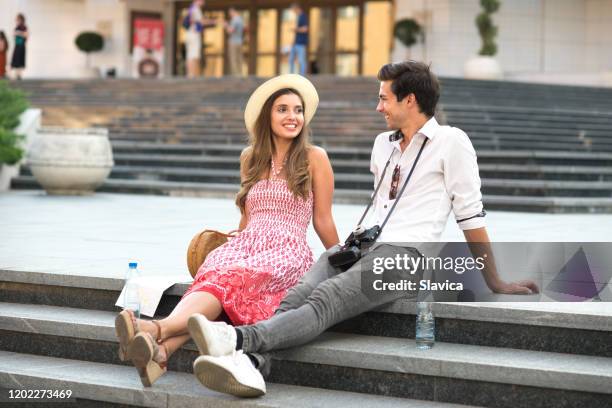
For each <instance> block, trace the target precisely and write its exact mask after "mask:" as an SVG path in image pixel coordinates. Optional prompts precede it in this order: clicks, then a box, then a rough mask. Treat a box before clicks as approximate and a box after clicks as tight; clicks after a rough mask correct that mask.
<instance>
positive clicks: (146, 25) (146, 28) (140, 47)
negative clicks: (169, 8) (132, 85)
mask: <svg viewBox="0 0 612 408" xmlns="http://www.w3.org/2000/svg"><path fill="white" fill-rule="evenodd" d="M132 41H133V45H134V49H133V66H132V73H133V75H134V76H135V77H146V78H159V77H161V75H162V72H163V63H164V23H163V21H162V20H159V19H152V18H137V19H135V20H134V38H133V39H132Z"/></svg>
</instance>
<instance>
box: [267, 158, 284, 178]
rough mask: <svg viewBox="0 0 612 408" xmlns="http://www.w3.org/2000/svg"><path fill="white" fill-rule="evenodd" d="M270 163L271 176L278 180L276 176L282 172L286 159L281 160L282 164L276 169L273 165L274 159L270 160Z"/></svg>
mask: <svg viewBox="0 0 612 408" xmlns="http://www.w3.org/2000/svg"><path fill="white" fill-rule="evenodd" d="M270 162H271V163H272V176H273V177H274V178H278V175H279V174H280V173H281V171H283V167H284V166H285V163H286V162H287V158H286V157H285V158H284V159H283V164H281V165H280V167H279V168H278V169H277V168H276V165H275V164H274V158H272V159H270Z"/></svg>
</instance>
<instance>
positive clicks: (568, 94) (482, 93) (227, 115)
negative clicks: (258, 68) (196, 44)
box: [13, 76, 612, 212]
mask: <svg viewBox="0 0 612 408" xmlns="http://www.w3.org/2000/svg"><path fill="white" fill-rule="evenodd" d="M261 81H262V79H259V78H252V77H251V78H223V79H205V80H199V81H187V80H183V79H167V80H162V81H141V80H115V81H109V80H104V81H103V80H100V81H87V82H86V81H23V82H22V83H20V84H19V86H20V87H21V88H23V89H24V90H25V91H27V92H29V93H30V95H31V99H32V102H33V104H34V105H35V106H38V107H42V108H43V110H44V115H45V116H44V119H43V120H44V123H45V124H70V125H73V126H92V125H93V126H104V127H107V128H109V130H110V137H111V140H112V144H113V150H114V155H115V161H116V167H115V168H114V169H113V172H112V174H111V177H110V178H109V179H108V181H107V183H106V184H105V185H104V186H103V187H102V190H103V191H116V192H132V193H146V194H172V195H217V196H218V195H232V194H234V193H235V192H236V191H237V188H238V182H239V172H238V157H239V152H240V150H241V149H242V147H243V146H244V145H245V143H246V134H245V130H244V125H243V119H242V109H243V107H244V105H245V104H246V99H247V97H248V95H249V94H250V93H251V91H252V90H253V89H254V88H255V87H256V86H257V85H258V84H259V83H261ZM313 81H314V82H315V85H316V86H317V88H318V89H319V90H320V96H321V104H320V107H319V111H318V113H317V115H316V116H315V119H314V120H313V123H312V129H313V141H314V143H316V144H318V145H321V146H323V147H325V148H326V149H327V150H328V153H329V155H330V158H331V161H332V165H333V167H334V170H335V174H336V199H337V200H339V201H345V202H346V201H349V202H363V201H365V200H366V199H367V197H368V196H369V194H370V192H371V189H372V177H371V174H370V173H369V165H368V163H369V156H370V150H371V147H372V143H373V139H374V137H375V135H376V134H378V133H379V132H381V131H383V130H384V129H385V124H384V121H383V120H382V118H381V117H380V115H379V114H378V113H376V112H375V106H376V92H377V90H378V84H377V82H376V81H375V80H374V79H373V78H335V77H325V76H322V77H316V78H314V79H313ZM437 117H438V119H439V121H440V122H442V123H449V124H451V125H453V126H457V127H460V128H462V129H463V130H465V131H466V132H467V134H468V135H469V136H470V138H471V140H472V143H473V144H474V147H475V148H476V151H477V154H478V160H479V166H480V175H481V179H482V191H483V195H484V201H485V206H486V208H488V209H500V210H516V211H538V212H610V211H612V171H611V170H610V168H611V167H610V164H611V163H612V90H610V89H597V88H586V87H569V86H554V85H535V84H522V83H512V82H494V81H468V80H461V79H453V78H442V98H441V105H440V110H439V112H438V114H437ZM13 188H17V189H24V188H40V187H39V186H38V185H37V183H36V181H35V180H34V179H33V177H32V176H31V174H30V173H29V170H28V169H27V167H24V169H23V172H22V174H21V176H20V177H19V178H17V179H15V180H14V182H13Z"/></svg>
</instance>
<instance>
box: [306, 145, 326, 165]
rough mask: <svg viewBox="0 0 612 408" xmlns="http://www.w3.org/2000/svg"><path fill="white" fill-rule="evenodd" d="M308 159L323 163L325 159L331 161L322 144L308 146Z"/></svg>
mask: <svg viewBox="0 0 612 408" xmlns="http://www.w3.org/2000/svg"><path fill="white" fill-rule="evenodd" d="M308 161H310V162H311V163H313V162H314V163H317V162H318V163H321V162H325V161H329V157H328V156H327V152H326V151H325V149H323V148H322V147H320V146H314V145H312V146H310V147H309V148H308Z"/></svg>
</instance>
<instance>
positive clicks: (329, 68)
mask: <svg viewBox="0 0 612 408" xmlns="http://www.w3.org/2000/svg"><path fill="white" fill-rule="evenodd" d="M333 11H334V10H333V9H332V8H331V7H312V8H311V9H310V18H309V24H310V30H309V38H308V49H309V62H310V72H311V73H312V74H333V73H334V42H333V41H330V39H332V38H334V36H333V32H334V24H333V23H334V17H333Z"/></svg>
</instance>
